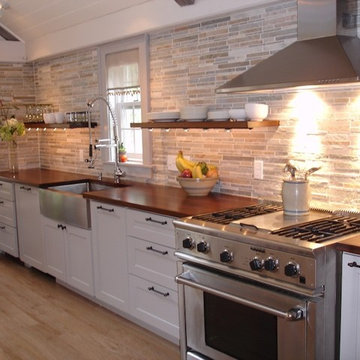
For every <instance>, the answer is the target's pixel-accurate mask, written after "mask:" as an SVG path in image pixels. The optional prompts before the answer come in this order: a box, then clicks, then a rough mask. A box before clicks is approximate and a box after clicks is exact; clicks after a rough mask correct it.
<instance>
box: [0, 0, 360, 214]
mask: <svg viewBox="0 0 360 360" xmlns="http://www.w3.org/2000/svg"><path fill="white" fill-rule="evenodd" d="M296 36H297V8H296V1H295V0H287V1H278V2H274V3H273V4H271V5H267V6H263V7H256V8H250V9H248V10H243V11H238V12H233V13H231V14H224V15H222V16H219V17H215V18H211V19H204V20H201V21H198V22H192V23H188V24H183V25H182V26H176V27H173V28H168V29H163V30H159V31H157V32H154V33H152V34H150V105H151V110H152V111H162V110H173V109H178V108H180V107H181V106H184V105H187V104H206V105H208V106H209V109H210V110H215V109H222V108H225V109H228V108H238V107H243V106H244V104H245V103H247V102H263V103H267V104H268V105H269V106H270V114H269V118H270V119H276V120H280V126H279V127H278V128H260V129H254V130H232V131H231V132H227V131H224V130H211V129H210V130H208V131H203V130H190V131H189V132H184V131H183V130H181V129H178V130H171V131H169V132H166V131H164V130H154V131H153V132H152V138H153V165H154V176H153V179H152V182H154V183H158V184H167V185H173V186H178V184H177V182H176V172H173V171H169V170H168V169H167V155H176V153H177V151H178V150H179V149H181V150H183V151H184V154H185V156H188V157H190V158H191V159H193V160H196V159H199V160H205V161H209V162H211V163H214V164H217V165H218V166H219V170H220V178H221V181H220V184H218V185H217V187H216V191H221V192H224V193H229V194H234V195H245V196H255V197H263V198H271V199H276V200H280V191H281V183H282V179H283V172H282V169H283V167H284V165H285V163H286V162H287V161H288V160H289V159H293V160H295V163H296V164H297V165H298V166H300V167H303V168H309V167H312V166H313V165H320V166H322V168H321V170H319V171H318V172H317V173H315V174H313V175H312V176H311V186H312V192H313V200H312V205H313V206H319V207H328V206H332V207H341V208H352V209H360V196H359V194H360V185H359V174H360V161H359V153H360V86H349V87H342V88H328V89H325V90H317V91H314V92H306V93H304V92H303V93H295V92H285V91H283V92H279V93H273V94H265V95H264V94H228V95H219V94H216V93H215V89H216V88H217V87H218V86H220V85H222V84H223V83H224V82H226V81H227V80H229V79H231V78H233V77H234V76H235V75H237V74H239V73H240V72H242V71H244V70H246V69H247V68H248V67H250V66H253V65H254V64H256V63H257V62H259V61H261V60H262V59H264V58H267V57H268V56H269V55H271V54H272V53H274V52H276V51H278V50H280V49H282V48H284V47H285V46H287V45H288V44H290V43H292V42H294V41H295V40H296ZM98 66H99V63H98V53H97V49H95V48H94V49H86V50H81V51H76V52H74V53H71V54H67V55H63V56H59V57H56V58H52V59H45V60H41V61H37V62H35V63H34V64H33V76H34V94H35V97H36V101H38V102H50V103H53V104H54V105H55V107H56V108H57V109H59V110H60V111H69V110H70V111H81V110H82V109H83V108H84V106H85V104H86V101H87V100H88V99H89V98H90V97H92V96H94V95H96V94H98V93H99V90H98V71H97V70H98ZM0 71H1V70H0ZM27 71H28V68H26V69H24V72H25V73H27ZM294 71H296V69H294ZM1 86H2V85H0V91H1ZM13 86H14V88H15V89H18V88H17V84H15V83H14V84H13ZM18 91H20V90H18ZM95 132H96V134H97V135H95V136H99V135H100V129H99V128H97V129H96V130H95ZM27 138H28V136H27ZM27 142H29V143H34V147H33V149H35V148H36V146H38V147H39V152H38V158H39V162H40V164H41V166H42V167H45V168H52V169H58V170H66V171H75V172H87V173H93V174H96V173H97V172H98V171H102V163H101V161H98V163H97V168H96V169H95V170H91V169H88V168H87V165H86V164H85V163H84V162H83V158H84V157H86V156H87V151H88V150H87V149H88V132H87V129H76V130H67V131H65V132H60V131H59V132H48V131H46V132H41V133H38V134H37V135H34V134H32V135H31V137H29V138H28V139H27ZM35 144H36V145H35ZM24 146H25V144H24ZM20 147H22V144H20ZM2 151H4V147H3V146H2V144H0V152H2ZM34 153H35V151H34ZM81 153H82V154H83V156H81ZM99 160H101V159H99ZM254 160H262V161H263V162H264V179H263V180H257V179H254V178H253V163H254ZM29 163H31V161H30V162H29ZM0 166H1V167H3V166H5V165H4V161H3V157H2V160H1V161H0ZM26 166H27V165H26Z"/></svg>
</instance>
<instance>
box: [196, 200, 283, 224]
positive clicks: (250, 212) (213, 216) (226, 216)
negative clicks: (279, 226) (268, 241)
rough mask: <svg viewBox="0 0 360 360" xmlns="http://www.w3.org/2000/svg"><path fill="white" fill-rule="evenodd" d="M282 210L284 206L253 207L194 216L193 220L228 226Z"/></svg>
mask: <svg viewBox="0 0 360 360" xmlns="http://www.w3.org/2000/svg"><path fill="white" fill-rule="evenodd" d="M280 210H282V206H277V205H252V206H246V207H243V208H237V209H231V210H224V211H219V212H214V213H210V214H203V215H196V216H193V217H192V219H196V220H202V221H207V222H211V223H216V224H222V225H227V224H230V223H231V222H232V221H235V220H239V219H245V218H249V217H252V216H257V215H264V214H270V213H272V212H275V211H280Z"/></svg>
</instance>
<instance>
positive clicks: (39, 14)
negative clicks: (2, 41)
mask: <svg viewBox="0 0 360 360" xmlns="http://www.w3.org/2000/svg"><path fill="white" fill-rule="evenodd" d="M3 1H4V0H3ZM150 1H154V0H8V1H7V3H8V4H9V6H8V8H7V9H6V10H4V14H3V16H2V17H1V18H0V25H1V24H3V25H5V28H7V29H10V30H11V32H13V33H14V34H15V35H16V36H17V37H19V38H20V39H21V40H23V41H25V42H26V41H29V40H31V39H34V38H37V37H40V36H41V35H43V34H46V33H52V32H56V31H59V30H62V29H66V28H69V27H72V26H76V25H79V24H82V23H85V22H87V21H90V20H93V19H96V18H99V17H102V16H105V15H108V14H111V13H116V12H120V11H122V10H125V9H128V8H131V7H136V6H138V5H141V4H144V3H146V2H150ZM0 2H2V1H1V0H0Z"/></svg>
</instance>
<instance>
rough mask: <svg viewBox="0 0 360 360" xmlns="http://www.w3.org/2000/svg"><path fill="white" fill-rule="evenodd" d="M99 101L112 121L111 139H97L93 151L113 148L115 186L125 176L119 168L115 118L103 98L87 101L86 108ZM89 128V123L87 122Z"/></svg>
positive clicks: (98, 97)
mask: <svg viewBox="0 0 360 360" xmlns="http://www.w3.org/2000/svg"><path fill="white" fill-rule="evenodd" d="M98 100H101V101H103V102H104V103H105V104H106V106H107V108H108V109H109V113H110V116H111V119H112V128H113V139H99V143H100V144H98V145H94V149H100V148H103V147H105V148H110V147H115V169H114V182H115V183H116V184H118V183H119V182H120V178H121V177H123V176H125V174H126V173H125V171H123V170H121V168H120V164H119V148H118V142H119V136H118V127H117V121H116V118H115V115H114V113H113V111H112V109H111V106H110V104H109V102H108V101H107V100H106V99H105V98H104V97H103V96H97V97H95V98H93V99H91V100H89V101H88V103H87V106H88V107H89V108H90V109H91V108H92V107H93V106H94V104H95V102H96V101H98ZM89 126H91V123H90V121H89ZM105 142H109V144H104V143H105ZM91 146H92V144H91V139H90V147H91Z"/></svg>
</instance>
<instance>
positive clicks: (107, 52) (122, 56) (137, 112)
mask: <svg viewBox="0 0 360 360" xmlns="http://www.w3.org/2000/svg"><path fill="white" fill-rule="evenodd" d="M100 56H101V62H100V64H101V79H102V82H101V83H102V94H106V96H107V99H108V101H109V104H110V106H111V108H112V110H113V112H114V114H115V117H116V120H117V125H118V134H119V141H120V142H122V143H123V144H124V146H125V148H126V151H127V157H128V161H129V162H131V163H138V164H150V163H151V147H150V135H149V134H148V132H145V131H143V130H141V129H139V128H131V127H130V124H131V123H132V122H141V121H142V119H144V118H145V116H146V112H147V111H148V105H147V104H148V96H147V94H148V90H147V89H148V80H147V79H148V75H147V73H148V71H147V67H148V65H147V63H148V62H147V56H148V55H147V38H146V37H145V36H141V37H137V38H135V39H130V40H126V41H121V42H118V43H116V44H110V45H105V46H104V47H102V48H101V52H100ZM103 135H104V136H105V137H110V138H113V135H114V134H113V126H112V119H111V117H110V116H109V114H108V116H106V117H105V121H103ZM114 156H115V151H109V153H108V160H109V161H114Z"/></svg>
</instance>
